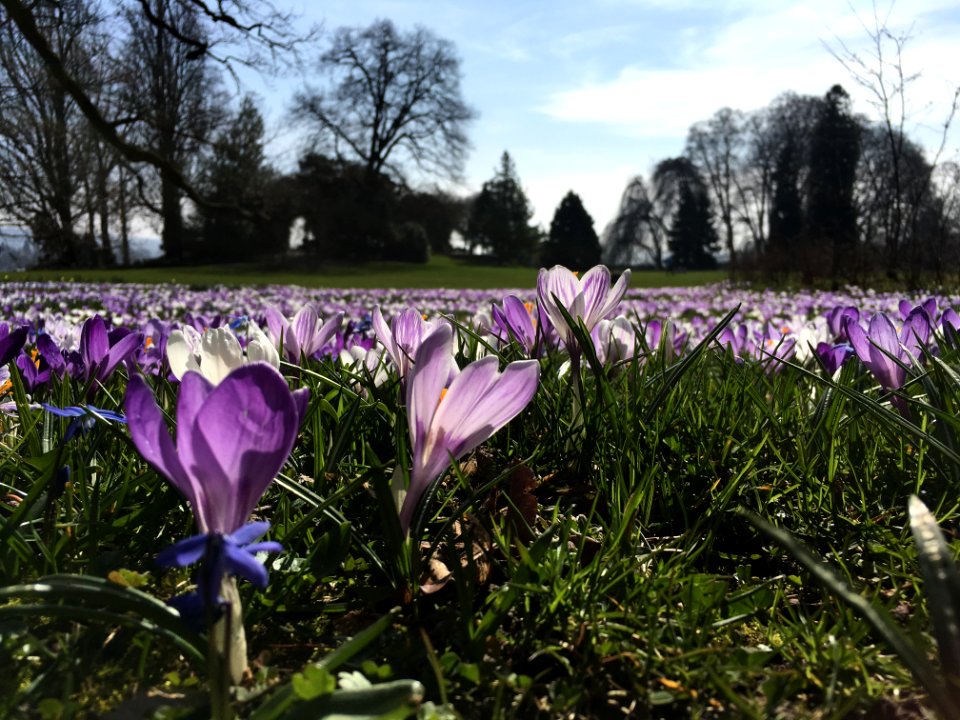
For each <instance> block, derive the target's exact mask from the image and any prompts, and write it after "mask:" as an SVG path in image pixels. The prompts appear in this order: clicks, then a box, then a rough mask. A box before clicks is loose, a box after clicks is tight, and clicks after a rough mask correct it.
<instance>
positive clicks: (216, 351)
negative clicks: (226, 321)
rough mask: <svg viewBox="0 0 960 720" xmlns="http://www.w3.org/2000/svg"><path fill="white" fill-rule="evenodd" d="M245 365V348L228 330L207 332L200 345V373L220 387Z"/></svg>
mask: <svg viewBox="0 0 960 720" xmlns="http://www.w3.org/2000/svg"><path fill="white" fill-rule="evenodd" d="M241 365H243V348H241V347H240V341H239V340H237V337H236V335H234V334H233V333H232V332H230V330H229V329H228V328H225V327H220V328H213V329H211V330H207V332H205V333H204V334H203V340H202V342H201V343H200V372H202V373H203V375H204V377H206V378H207V379H208V380H209V381H210V382H212V383H213V384H214V385H219V384H220V383H221V382H223V380H224V378H226V377H227V375H229V374H230V372H231V371H232V370H236V369H237V368H238V367H240V366H241Z"/></svg>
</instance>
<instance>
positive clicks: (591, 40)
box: [249, 0, 960, 233]
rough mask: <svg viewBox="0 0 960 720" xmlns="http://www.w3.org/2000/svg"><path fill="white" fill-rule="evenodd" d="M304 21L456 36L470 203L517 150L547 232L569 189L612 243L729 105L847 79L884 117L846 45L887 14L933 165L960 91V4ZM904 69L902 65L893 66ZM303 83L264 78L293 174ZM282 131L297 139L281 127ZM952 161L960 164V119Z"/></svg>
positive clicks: (626, 7)
mask: <svg viewBox="0 0 960 720" xmlns="http://www.w3.org/2000/svg"><path fill="white" fill-rule="evenodd" d="M278 5H281V6H284V7H292V8H293V9H294V10H295V11H297V12H299V13H300V14H301V15H302V22H303V23H304V25H305V26H306V25H309V24H310V23H311V22H313V23H318V24H322V29H323V32H324V33H325V34H326V36H327V37H329V35H330V34H331V33H332V32H333V31H334V30H335V29H336V28H338V27H340V26H366V25H369V24H370V23H371V22H373V21H374V20H375V19H378V18H388V19H390V20H392V21H393V22H394V24H395V25H396V26H397V27H398V29H412V28H413V27H414V26H416V25H422V26H424V27H426V28H428V29H430V30H431V31H433V32H434V33H435V34H436V35H437V36H438V37H441V38H444V39H447V40H450V41H452V42H453V43H454V44H455V46H456V49H457V52H458V53H459V55H460V58H461V71H462V81H461V90H462V95H463V98H464V100H465V101H466V102H467V103H468V104H469V105H471V106H472V107H473V108H474V109H475V110H476V111H477V112H478V118H477V119H476V120H475V121H473V122H472V123H471V124H470V126H469V127H468V135H469V137H470V140H471V143H472V146H473V147H472V150H471V152H470V155H469V159H468V161H467V163H466V167H465V170H464V182H463V183H462V184H461V185H459V186H457V187H454V188H452V189H453V190H454V191H455V192H457V193H459V194H467V193H471V192H477V191H479V189H480V187H481V186H482V184H483V182H484V181H485V180H488V179H490V178H491V177H492V176H493V174H494V171H495V169H496V167H497V165H498V164H499V158H500V155H501V153H502V152H503V151H504V150H507V151H508V152H509V153H510V154H511V156H512V157H513V159H514V162H515V164H516V168H517V172H518V174H519V176H520V180H521V183H522V185H523V187H524V189H525V191H526V193H527V196H528V197H529V198H530V200H531V203H532V205H533V208H534V212H535V214H534V222H536V223H539V224H541V225H543V226H544V228H548V227H549V224H550V219H551V218H552V216H553V212H554V210H555V209H556V207H557V205H559V203H560V200H561V199H562V198H563V196H564V195H565V194H566V193H567V191H569V190H573V191H574V192H576V193H577V194H578V195H580V197H581V198H582V199H583V201H584V206H585V207H586V209H587V211H588V212H589V213H590V215H591V216H592V217H593V219H594V223H595V228H596V229H597V232H598V233H600V232H602V230H603V228H604V227H605V226H606V224H607V223H608V222H609V221H610V220H612V219H613V217H614V216H615V214H616V211H617V207H618V205H619V202H620V196H621V194H622V192H623V190H624V188H625V187H626V185H627V182H628V181H629V180H630V179H631V178H632V177H633V176H635V175H644V176H649V173H650V172H651V170H652V169H653V166H654V165H655V164H656V163H657V162H658V161H659V160H661V159H664V158H667V157H671V156H676V155H679V154H681V153H682V152H683V146H684V140H685V137H686V133H687V130H688V128H689V127H690V125H691V124H693V123H694V122H697V121H700V120H706V119H708V118H709V117H710V116H711V115H713V114H714V113H715V112H716V111H717V110H719V109H720V108H722V107H725V106H726V107H731V108H735V109H739V110H745V111H749V110H755V109H759V108H761V107H764V106H766V105H768V104H769V103H770V102H771V101H772V100H773V99H774V98H775V97H776V96H777V95H779V94H781V93H783V92H785V91H788V90H792V91H794V92H798V93H804V94H812V95H823V94H825V93H826V91H827V90H828V89H829V88H830V87H831V86H832V85H834V84H836V83H840V84H841V85H843V86H844V88H846V89H847V91H848V92H849V93H850V95H851V96H852V98H853V109H854V111H855V112H858V113H862V114H864V115H866V116H868V117H871V118H877V117H878V115H877V112H876V110H875V108H874V107H872V105H871V102H870V101H871V97H870V94H869V92H868V91H867V90H865V89H864V88H861V87H859V86H858V85H857V83H856V81H855V80H854V78H853V77H852V75H851V74H850V72H849V71H848V70H846V69H845V68H844V67H843V66H842V65H841V63H840V62H839V61H838V60H837V59H836V58H835V57H833V56H832V55H831V52H830V51H831V50H833V51H835V52H837V53H842V52H843V47H844V46H846V47H847V48H848V49H850V50H852V51H855V52H858V53H861V54H862V55H863V56H864V57H865V58H869V53H871V52H872V51H873V48H872V47H871V45H870V41H869V37H868V35H867V32H866V31H865V29H864V25H866V26H867V27H868V28H872V27H873V24H874V12H875V9H876V14H877V15H878V16H879V17H880V18H886V25H887V27H888V29H890V30H891V31H893V32H894V34H897V35H899V34H908V35H909V36H910V37H909V40H908V41H907V43H906V45H905V47H904V52H903V67H904V70H905V72H906V73H907V74H908V75H913V74H918V76H917V78H916V79H915V80H913V81H912V82H911V84H910V85H909V86H908V93H907V97H908V103H909V104H908V108H907V111H908V120H907V124H906V130H907V133H908V135H910V136H911V137H913V138H915V139H917V140H918V141H919V142H920V143H921V144H922V145H923V146H924V147H925V148H926V149H927V151H928V156H932V154H933V152H934V151H935V150H936V148H937V147H938V146H939V145H940V139H941V135H942V125H943V122H944V120H945V119H946V117H947V113H948V111H949V107H950V103H951V100H952V97H953V92H954V89H955V88H956V86H957V85H960V41H958V38H960V3H958V2H957V0H900V2H899V3H897V4H895V5H893V6H892V8H891V6H890V4H889V3H888V2H883V1H882V0H878V1H877V2H876V8H875V7H874V3H872V2H870V1H866V2H865V1H864V0H850V2H849V3H847V2H844V0H806V1H803V2H800V1H794V0H726V1H725V2H721V1H717V0H591V1H590V2H585V1H579V2H578V1H575V0H553V1H552V2H549V1H546V0H536V1H531V0H483V2H480V1H479V0H458V1H456V2H454V1H453V0H327V1H325V2H318V1H316V0H300V1H299V4H297V2H296V1H295V2H293V3H284V2H278ZM887 70H888V71H889V68H887ZM307 81H309V82H312V83H314V84H319V83H321V81H322V79H321V78H320V77H318V76H316V75H314V74H313V69H312V68H311V69H309V70H308V71H307V72H306V73H305V75H304V77H303V78H286V79H284V80H282V81H277V80H270V81H268V82H267V83H263V82H262V81H260V82H259V85H258V82H257V81H254V82H250V83H249V87H250V89H252V90H254V91H255V92H257V93H258V95H259V96H260V98H261V100H262V101H263V104H264V109H265V115H266V116H267V120H268V123H270V126H272V127H274V128H275V130H274V135H273V140H272V142H271V144H270V145H269V146H268V150H269V151H271V152H272V153H273V154H274V159H275V162H277V163H278V164H280V165H281V166H283V165H284V164H285V163H286V164H288V165H292V164H293V163H294V162H295V158H296V153H297V151H298V148H299V147H300V138H299V136H298V135H297V130H296V129H295V128H294V127H293V126H292V125H291V124H290V122H289V116H288V112H289V104H290V99H291V98H292V96H293V93H294V92H295V91H296V90H297V89H300V88H302V87H303V83H304V82H307ZM277 128H282V129H277ZM947 140H948V142H947V145H946V148H945V150H944V152H943V155H942V156H941V159H958V160H960V118H958V119H957V122H955V123H954V127H953V129H952V131H951V133H950V135H949V136H948V138H947Z"/></svg>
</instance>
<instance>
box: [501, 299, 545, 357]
mask: <svg viewBox="0 0 960 720" xmlns="http://www.w3.org/2000/svg"><path fill="white" fill-rule="evenodd" d="M533 310H534V307H533V305H531V304H530V303H525V302H523V300H521V299H520V298H518V297H517V296H516V295H507V296H506V297H505V298H504V299H503V302H502V303H501V304H500V305H496V304H495V305H493V306H492V307H491V308H490V313H491V317H492V318H493V327H492V328H491V329H492V330H493V331H494V334H495V335H496V336H497V338H498V339H499V340H500V341H501V342H505V343H506V342H510V340H511V339H513V340H516V341H517V342H518V343H520V346H521V347H522V348H523V351H524V352H525V353H526V354H527V355H531V354H533V351H534V349H535V348H536V344H537V324H536V321H535V320H534V317H533Z"/></svg>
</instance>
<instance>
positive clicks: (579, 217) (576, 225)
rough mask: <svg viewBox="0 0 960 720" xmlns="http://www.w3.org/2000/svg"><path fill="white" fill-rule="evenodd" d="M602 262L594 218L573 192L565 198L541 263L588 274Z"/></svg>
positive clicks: (552, 227) (558, 208)
mask: <svg viewBox="0 0 960 720" xmlns="http://www.w3.org/2000/svg"><path fill="white" fill-rule="evenodd" d="M599 262H600V239H599V238H598V237H597V233H596V231H595V230H594V229H593V218H592V217H590V214H589V213H588V212H587V211H586V209H585V208H584V207H583V201H582V200H580V196H579V195H577V194H576V193H575V192H573V191H572V190H571V191H570V192H568V193H567V194H566V196H564V198H563V200H561V201H560V205H559V206H558V207H557V210H556V212H555V213H554V215H553V220H552V221H551V222H550V234H549V235H548V236H547V241H546V243H544V246H543V252H542V254H541V263H542V264H543V265H546V266H548V267H549V266H551V265H565V266H566V267H568V268H572V269H577V270H587V269H589V268H591V267H593V266H594V265H597V264H599Z"/></svg>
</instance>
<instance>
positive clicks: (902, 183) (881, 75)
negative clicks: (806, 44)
mask: <svg viewBox="0 0 960 720" xmlns="http://www.w3.org/2000/svg"><path fill="white" fill-rule="evenodd" d="M893 5H894V3H892V2H891V4H890V5H889V7H888V10H887V13H886V15H884V16H882V17H881V14H880V12H879V11H878V9H877V6H876V3H874V6H873V17H872V21H864V20H863V19H862V18H858V19H860V23H861V25H862V26H863V30H864V32H865V34H866V36H867V39H868V45H869V49H868V50H867V51H866V52H864V53H861V52H857V51H856V50H854V49H852V48H850V47H849V46H848V45H846V44H845V43H844V42H843V41H842V40H839V39H837V41H836V43H837V47H830V46H829V45H828V46H827V49H828V50H829V51H830V53H831V54H832V55H833V56H834V57H835V58H836V59H837V60H838V61H839V62H840V63H841V64H842V65H843V67H844V68H846V70H847V71H848V72H849V73H850V75H851V77H852V78H853V80H854V82H856V83H857V84H858V85H859V86H860V87H862V88H864V90H866V91H867V93H868V95H869V97H870V98H871V100H870V104H871V106H872V107H873V108H874V111H875V112H876V113H877V116H878V118H879V123H880V125H881V127H882V128H883V133H884V137H885V140H886V143H887V146H888V148H889V163H890V165H889V173H890V182H891V183H892V185H891V194H890V195H891V200H892V207H891V215H890V227H889V232H888V234H887V236H886V266H887V273H888V274H889V275H891V276H895V275H896V274H897V270H898V268H899V267H900V266H901V264H902V262H903V258H902V257H901V246H902V245H903V244H904V243H905V242H906V239H907V236H908V235H915V234H916V232H915V231H916V228H917V223H918V220H919V217H920V216H919V211H920V208H921V207H922V206H923V200H924V197H923V196H921V197H910V194H911V193H910V190H911V188H912V189H914V190H915V189H916V188H917V187H923V188H925V189H924V190H923V193H924V194H925V193H926V192H927V190H926V188H929V185H930V183H929V182H926V183H919V185H918V184H917V183H916V181H915V179H914V178H910V177H908V176H909V175H910V173H909V171H908V170H907V168H906V163H908V162H910V160H909V158H908V155H909V153H910V151H911V147H910V143H909V140H908V137H907V135H908V133H907V130H908V128H907V126H908V124H910V123H911V117H910V111H909V104H908V93H909V88H910V86H911V85H912V84H913V83H914V82H915V81H916V80H917V79H918V78H919V77H920V73H919V72H914V73H909V72H907V71H906V70H905V68H904V64H903V51H904V48H905V47H906V46H907V45H908V43H909V41H910V39H911V35H910V32H909V31H906V32H900V33H895V32H893V31H892V30H890V29H889V27H888V21H889V17H890V12H891V11H892V10H893ZM958 103H960V85H958V86H957V87H956V88H955V89H954V90H953V97H952V98H951V100H950V104H949V107H948V109H947V111H946V114H945V117H944V120H943V123H942V130H943V132H942V135H941V141H940V145H939V147H938V148H937V149H936V151H935V152H934V153H933V157H932V158H930V159H929V168H930V172H931V173H932V172H933V169H934V168H935V167H936V165H937V163H938V162H939V159H940V155H941V154H942V153H943V149H944V147H945V145H946V140H947V134H948V132H949V129H950V126H951V124H952V123H953V119H954V116H955V115H956V112H957V107H958ZM928 179H929V175H928Z"/></svg>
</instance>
